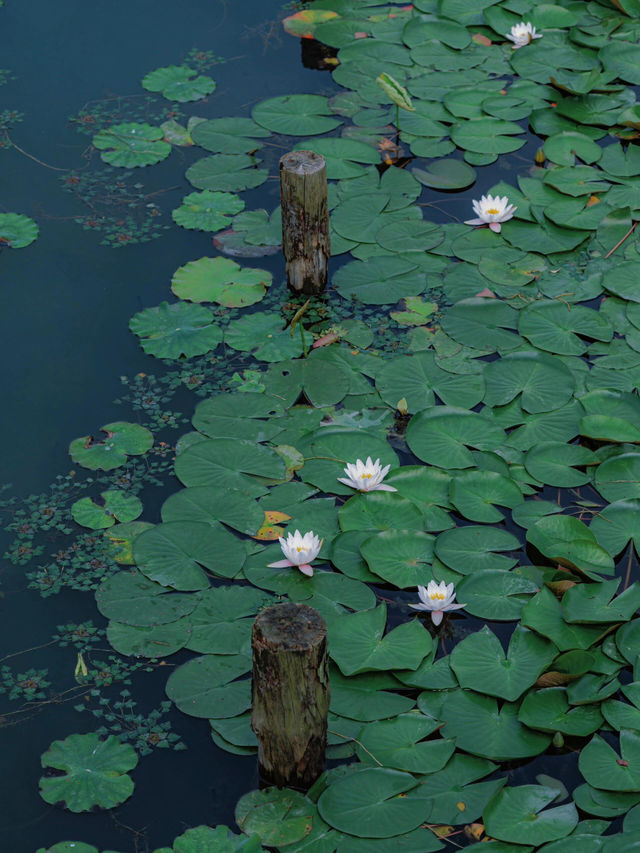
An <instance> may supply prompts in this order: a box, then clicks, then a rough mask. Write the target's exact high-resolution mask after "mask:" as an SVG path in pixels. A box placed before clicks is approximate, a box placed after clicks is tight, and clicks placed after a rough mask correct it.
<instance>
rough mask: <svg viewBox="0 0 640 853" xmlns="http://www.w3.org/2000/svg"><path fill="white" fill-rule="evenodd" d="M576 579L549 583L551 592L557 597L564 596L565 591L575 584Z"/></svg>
mask: <svg viewBox="0 0 640 853" xmlns="http://www.w3.org/2000/svg"><path fill="white" fill-rule="evenodd" d="M575 585H576V582H575V581H551V582H550V583H548V584H547V586H548V587H549V589H550V590H551V592H552V593H553V594H554V595H555V596H556V597H557V598H562V596H563V595H564V594H565V592H566V591H567V590H568V589H571V587H572V586H575Z"/></svg>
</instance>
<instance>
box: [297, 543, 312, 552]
mask: <svg viewBox="0 0 640 853" xmlns="http://www.w3.org/2000/svg"><path fill="white" fill-rule="evenodd" d="M308 550H309V549H308V548H303V547H302V545H300V547H299V548H296V551H297V552H298V554H299V553H300V551H308Z"/></svg>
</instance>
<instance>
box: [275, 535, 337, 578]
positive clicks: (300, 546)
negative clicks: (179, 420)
mask: <svg viewBox="0 0 640 853" xmlns="http://www.w3.org/2000/svg"><path fill="white" fill-rule="evenodd" d="M278 541H279V542H280V547H281V548H282V553H283V554H284V556H285V557H286V560H278V562H277V563H269V568H270V569H286V568H288V567H295V568H297V569H300V571H301V572H302V574H303V575H307V577H312V576H313V566H312V565H311V562H312V560H315V558H316V557H317V556H318V553H319V551H320V548H322V543H323V542H324V540H323V539H319V538H318V537H317V536H316V535H315V533H314V532H313V530H309V531H308V533H305V534H304V536H303V535H302V534H301V533H300V531H299V530H296V532H295V533H289V534H288V536H287V538H286V539H285V538H284V537H283V536H281V537H280V538H279V540H278Z"/></svg>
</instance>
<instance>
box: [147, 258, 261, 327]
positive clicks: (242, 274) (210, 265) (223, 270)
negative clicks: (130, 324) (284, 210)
mask: <svg viewBox="0 0 640 853" xmlns="http://www.w3.org/2000/svg"><path fill="white" fill-rule="evenodd" d="M271 281H272V276H271V273H270V272H267V270H260V269H253V268H249V267H241V266H240V265H239V264H237V263H236V262H235V261H232V260H230V259H229V258H200V259H199V260H197V261H190V262H189V263H188V264H185V265H184V266H182V267H178V269H177V270H176V272H175V273H174V276H173V279H172V280H171V289H172V290H173V292H174V293H175V294H176V296H178V297H180V299H187V300H189V301H190V302H217V303H218V304H219V305H224V306H225V307H227V308H243V307H245V306H246V305H253V304H254V303H256V302H259V301H260V300H261V299H262V298H263V297H264V295H265V293H266V291H267V288H268V287H269V286H270V284H271ZM137 316H138V315H137Z"/></svg>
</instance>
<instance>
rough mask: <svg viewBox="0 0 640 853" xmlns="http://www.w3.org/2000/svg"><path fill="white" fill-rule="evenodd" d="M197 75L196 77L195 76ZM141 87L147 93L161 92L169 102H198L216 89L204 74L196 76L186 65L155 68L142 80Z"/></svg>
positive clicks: (213, 83)
mask: <svg viewBox="0 0 640 853" xmlns="http://www.w3.org/2000/svg"><path fill="white" fill-rule="evenodd" d="M195 75H197V76H195ZM142 86H143V88H145V89H147V90H148V91H149V92H161V93H162V95H163V97H165V98H167V100H169V101H178V102H179V103H181V104H182V103H185V102H186V101H199V100H200V98H204V97H206V95H210V94H211V92H213V90H214V89H215V88H216V84H215V81H214V80H212V79H211V77H207V76H206V75H205V74H197V72H196V71H194V70H193V68H189V67H188V66H187V65H167V66H166V67H165V68H156V70H155V71H150V72H149V74H147V75H146V76H145V77H143V78H142Z"/></svg>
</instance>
